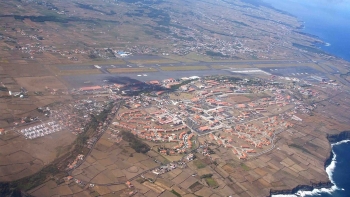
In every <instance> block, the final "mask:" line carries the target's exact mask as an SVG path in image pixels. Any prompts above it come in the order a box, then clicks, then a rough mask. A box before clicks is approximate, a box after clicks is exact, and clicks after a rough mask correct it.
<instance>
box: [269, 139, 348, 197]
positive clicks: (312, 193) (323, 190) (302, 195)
mask: <svg viewBox="0 0 350 197" xmlns="http://www.w3.org/2000/svg"><path fill="white" fill-rule="evenodd" d="M348 142H350V140H343V141H340V142H337V143H333V144H332V153H333V158H332V162H331V163H330V164H329V165H328V166H327V168H326V172H327V174H328V177H329V180H330V181H331V183H332V184H333V186H332V187H330V188H319V189H313V190H312V191H298V192H297V193H295V194H287V195H283V194H277V195H272V197H305V196H316V195H320V194H324V193H328V194H332V193H333V192H334V191H336V190H344V189H343V188H339V187H338V186H337V185H336V184H335V182H334V180H333V172H334V169H335V167H336V164H337V160H336V158H337V155H336V154H335V153H334V151H333V146H337V145H340V144H344V143H348Z"/></svg>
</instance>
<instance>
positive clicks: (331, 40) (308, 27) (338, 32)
mask: <svg viewBox="0 0 350 197" xmlns="http://www.w3.org/2000/svg"><path fill="white" fill-rule="evenodd" d="M263 1H264V2H266V3H269V4H271V5H272V6H273V7H275V8H277V9H279V10H283V11H286V12H288V13H290V14H292V15H294V16H296V17H297V18H298V19H299V20H300V21H303V22H304V26H305V28H304V29H302V31H303V32H306V33H309V34H312V35H315V36H318V37H319V38H320V39H321V40H323V41H324V42H326V43H327V44H326V45H324V46H323V45H322V46H319V47H320V48H321V49H322V50H324V51H326V52H328V53H330V54H332V55H335V56H337V57H340V58H343V59H344V60H347V61H350V25H349V22H350V1H349V0H263Z"/></svg>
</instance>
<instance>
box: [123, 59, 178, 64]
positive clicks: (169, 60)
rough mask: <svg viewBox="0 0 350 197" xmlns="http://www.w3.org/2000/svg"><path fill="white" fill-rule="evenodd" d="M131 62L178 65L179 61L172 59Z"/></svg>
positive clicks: (135, 62) (133, 61)
mask: <svg viewBox="0 0 350 197" xmlns="http://www.w3.org/2000/svg"><path fill="white" fill-rule="evenodd" d="M129 62H131V63H134V64H162V63H178V61H175V60H172V59H165V58H164V59H163V58H160V59H147V60H129Z"/></svg>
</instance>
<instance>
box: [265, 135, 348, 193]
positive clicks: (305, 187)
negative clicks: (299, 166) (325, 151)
mask: <svg viewBox="0 0 350 197" xmlns="http://www.w3.org/2000/svg"><path fill="white" fill-rule="evenodd" d="M327 139H328V141H329V143H330V144H334V143H337V142H340V141H343V140H350V131H343V132H340V133H339V134H332V135H329V134H327ZM333 156H334V154H333V151H332V150H331V151H330V154H329V157H328V158H327V159H326V160H325V162H324V169H326V167H327V166H329V165H330V163H331V162H332V159H333ZM331 186H333V184H332V183H331V182H330V181H328V182H316V183H311V184H310V185H298V186H296V187H294V188H292V189H287V190H270V195H269V197H271V196H272V195H276V194H295V193H297V192H298V191H300V190H304V191H312V190H313V189H319V188H330V187H331Z"/></svg>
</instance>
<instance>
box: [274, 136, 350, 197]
mask: <svg viewBox="0 0 350 197" xmlns="http://www.w3.org/2000/svg"><path fill="white" fill-rule="evenodd" d="M349 150H350V140H344V141H341V142H337V143H335V144H332V151H333V158H332V162H331V163H330V164H329V166H328V167H327V168H326V172H327V174H328V176H329V179H330V181H331V182H332V183H333V184H334V185H333V186H332V187H331V188H321V189H314V190H313V191H299V192H297V193H296V194H290V195H273V196H272V197H350V168H349V167H350V153H349Z"/></svg>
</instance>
